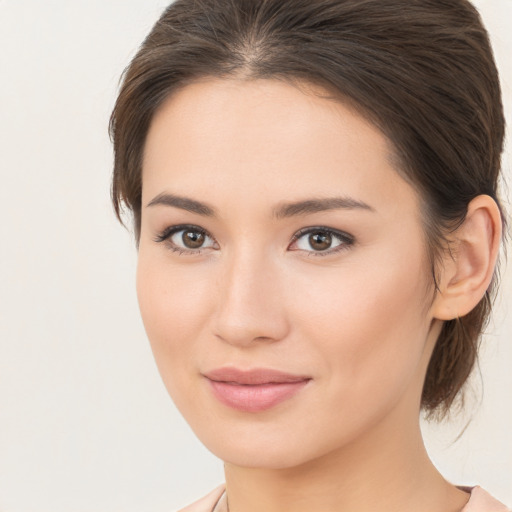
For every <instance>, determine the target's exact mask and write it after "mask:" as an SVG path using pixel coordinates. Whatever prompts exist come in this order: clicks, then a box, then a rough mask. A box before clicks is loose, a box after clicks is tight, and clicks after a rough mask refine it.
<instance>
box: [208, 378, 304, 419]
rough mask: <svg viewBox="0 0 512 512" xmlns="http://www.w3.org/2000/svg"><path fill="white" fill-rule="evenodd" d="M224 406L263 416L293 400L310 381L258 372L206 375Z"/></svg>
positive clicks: (215, 394)
mask: <svg viewBox="0 0 512 512" xmlns="http://www.w3.org/2000/svg"><path fill="white" fill-rule="evenodd" d="M204 376H205V377H206V378H207V380H208V382H209V385H210V389H211V390H212V392H213V395H214V396H215V397H216V398H217V399H218V400H219V402H221V403H222V404H224V405H226V406H228V407H231V408H233V409H236V410H238V411H243V412H260V411H265V410H267V409H270V408H272V407H275V406H276V405H278V404H280V403H281V402H284V401H285V400H288V399H289V398H292V397H293V396H294V395H296V394H297V393H298V392H299V391H300V390H301V389H302V388H303V387H304V386H305V385H306V384H307V383H308V382H309V381H310V380H311V377H306V376H298V375H291V374H287V373H283V372H279V371H275V370H270V369H264V368H258V369H254V370H249V371H244V370H238V369H236V368H220V369H218V370H214V371H212V372H209V373H207V374H205V375H204Z"/></svg>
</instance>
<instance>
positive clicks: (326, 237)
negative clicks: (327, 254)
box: [309, 231, 332, 251]
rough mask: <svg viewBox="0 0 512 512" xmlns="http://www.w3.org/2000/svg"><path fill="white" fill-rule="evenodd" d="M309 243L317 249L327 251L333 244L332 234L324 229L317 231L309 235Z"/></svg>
mask: <svg viewBox="0 0 512 512" xmlns="http://www.w3.org/2000/svg"><path fill="white" fill-rule="evenodd" d="M309 244H310V245H311V247H312V248H313V249H316V250H317V251H325V250H326V249H329V248H330V247H331V244H332V236H331V235H330V234H329V233H326V232H324V231H315V232H314V233H311V234H310V235H309Z"/></svg>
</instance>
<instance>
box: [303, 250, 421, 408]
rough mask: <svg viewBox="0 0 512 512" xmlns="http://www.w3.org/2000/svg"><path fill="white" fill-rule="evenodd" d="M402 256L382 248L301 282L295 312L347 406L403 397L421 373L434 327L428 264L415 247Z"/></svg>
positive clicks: (306, 336) (332, 384)
mask: <svg viewBox="0 0 512 512" xmlns="http://www.w3.org/2000/svg"><path fill="white" fill-rule="evenodd" d="M406 249H407V248H404V250H406ZM407 252H408V253H407ZM401 256H402V257H398V254H397V252H396V251H395V250H390V251H388V253H386V250H385V248H384V249H383V248H381V250H379V251H378V254H377V253H374V254H372V253H371V252H368V253H366V254H365V256H364V257H361V258H359V257H355V258H354V259H353V260H351V261H350V262H348V260H347V265H346V266H343V267H342V266H340V267H339V268H336V269H335V270H333V271H330V272H328V273H327V272H326V273H325V274H324V275H323V276H322V275H319V274H318V273H317V275H316V276H315V278H314V279H313V278H312V276H308V275H307V274H304V275H303V276H302V277H301V280H300V282H299V286H300V287H301V289H302V290H303V291H304V290H307V293H302V294H296V295H295V297H302V298H301V300H300V301H299V300H298V299H295V307H296V308H297V309H296V314H295V315H294V316H295V317H296V318H298V319H302V321H301V325H302V330H303V333H302V334H303V335H304V337H305V338H306V339H309V340H315V341H314V344H315V346H314V347H313V349H314V350H316V352H317V354H318V357H319V359H320V360H321V361H322V365H323V366H324V368H323V371H322V374H324V375H325V376H326V378H327V379H328V380H329V388H330V389H331V390H332V392H333V393H337V394H338V398H339V399H340V400H341V401H343V403H345V404H346V405H347V407H349V406H350V404H352V406H354V407H357V406H358V404H361V403H363V402H365V403H367V402H368V400H372V399H373V398H372V397H375V399H376V400H377V399H379V400H392V399H393V398H396V397H398V396H399V395H400V391H403V390H404V388H405V387H406V386H408V385H409V383H410V381H411V379H412V378H413V376H414V374H415V372H417V371H418V368H419V363H420V361H421V359H422V354H423V349H424V344H425V340H426V336H427V332H428V325H429V323H428V319H427V318H426V315H425V301H426V286H425V285H426V281H425V279H426V275H427V274H426V272H427V270H426V269H427V267H426V265H425V264H424V262H423V259H422V257H421V256H422V255H421V252H419V251H418V250H414V249H411V248H409V250H408V251H406V252H403V253H402V254H401ZM356 260H357V261H356ZM311 282H314V283H315V287H314V288H312V287H311ZM332 398H333V397H332V396H331V399H332Z"/></svg>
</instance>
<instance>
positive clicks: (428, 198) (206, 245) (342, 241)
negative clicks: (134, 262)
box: [111, 0, 506, 512]
mask: <svg viewBox="0 0 512 512" xmlns="http://www.w3.org/2000/svg"><path fill="white" fill-rule="evenodd" d="M111 133H112V137H113V142H114V150H115V169H114V176H113V199H114V205H115V208H116V212H117V214H118V216H120V214H121V209H122V205H123V204H124V205H126V206H127V207H128V209H129V210H130V211H131V212H132V213H133V221H134V228H135V235H136V241H137V245H138V248H139V259H138V273H137V292H138V297H139V304H140V309H141V313H142V318H143V321H144V324H145V328H146V331H147V333H148V337H149V339H150V342H151V345H152V349H153V352H154V355H155V359H156V362H157V365H158V367H159V371H160V373H161V376H162V378H163V381H164V383H165V385H166V387H167V389H168V391H169V393H170V395H171V396H172V398H173V400H174V402H175V403H176V405H177V407H178V408H179V410H180V411H181V413H182V414H183V415H184V417H185V419H186V420H187V421H188V422H189V424H190V426H191V427H192V429H193V430H194V431H195V433H196V434H197V436H198V437H199V439H200V440H201V441H202V442H203V443H204V444H205V445H206V446H207V447H208V448H209V449H210V450H211V451H212V452H213V453H214V454H215V455H217V456H218V457H219V458H221V459H222V460H223V461H224V463H225V477H226V485H225V486H224V485H223V486H221V487H219V488H218V489H216V490H214V491H213V492H212V493H211V494H210V495H208V496H207V497H205V498H204V499H202V500H200V501H198V502H197V503H195V504H193V505H191V506H190V507H188V508H186V509H185V510H188V511H198V512H199V511H200V512H203V511H205V512H206V511H208V512H209V511H211V510H215V511H216V512H219V511H228V510H229V511H230V512H252V511H262V510H264V511H266V512H273V511H285V510H293V511H294V512H300V511H303V510H304V511H306V510H307V511H315V510H318V511H322V512H330V511H333V512H334V511H357V512H364V511H367V510H368V511H369V510H380V511H387V510H389V511H395V512H397V511H398V512H400V511H410V510H414V511H416V512H423V511H425V512H427V511H433V510H436V511H439V512H444V511H446V512H452V511H460V510H464V511H465V512H471V511H476V510H482V511H487V510H489V511H490V510H506V509H505V507H504V505H501V504H500V503H498V502H497V501H496V500H494V499H493V498H492V497H491V496H490V495H489V494H488V493H487V492H486V491H484V490H483V489H481V488H480V487H475V488H473V489H469V488H462V487H457V486H456V485H454V484H453V483H450V482H448V481H446V480H445V479H444V478H443V477H442V475H441V474H440V473H439V472H438V471H437V469H436V468H435V466H434V465H433V464H432V462H431V461H430V459H429V457H428V455H427V453H426V451H425V448H424V444H423V441H422V437H421V432H420V427H419V414H420V409H423V410H425V411H427V412H428V413H429V414H430V415H431V416H432V417H441V416H443V415H445V414H446V413H447V412H448V411H449V410H450V408H452V407H454V406H455V405H456V404H457V403H458V401H459V400H460V396H461V390H462V387H463V384H464V383H465V381H466V380H467V378H468V376H469V374H470V371H471V369H472V367H473V366H474V363H475V358H476V355H477V346H478V338H479V335H480V333H481V332H482V329H483V327H484V325H485V322H486V320H487V318H488V315H489V312H490V308H491V298H492V292H493V289H494V286H495V281H496V280H495V268H496V264H497V259H498V253H499V247H500V242H501V239H502V231H503V228H504V225H505V222H504V215H503V212H502V208H501V206H500V202H499V198H498V191H497V183H498V179H499V173H500V157H501V152H502V147H503V136H504V120H503V112H502V105H501V97H500V86H499V80H498V75H497V71H496V67H495V64H494V60H493V56H492V51H491V48H490V46H489V41H488V37H487V33H486V31H485V29H484V28H483V26H482V24H481V20H480V18H479V16H478V14H477V12H476V10H475V9H474V8H473V7H472V6H471V5H470V4H469V3H468V2H467V1H466V0H453V1H451V2H445V1H443V0H430V1H424V0H422V1H416V0H414V1H411V0H357V1H356V0H316V1H311V0H194V1H192V0H177V1H176V2H175V3H173V4H172V5H171V6H170V7H169V8H168V9H167V10H166V11H165V12H164V14H163V15H162V17H161V19H160V20H159V21H158V22H157V24H156V25H155V26H154V28H153V29H152V31H151V33H150V34H149V35H148V37H147V38H146V40H145V42H144V44H143V45H142V47H141V49H140V50H139V52H138V54H137V55H136V56H135V58H134V59H133V61H132V62H131V64H130V66H129V67H128V69H127V71H126V73H125V76H124V80H123V84H122V87H121V91H120V94H119V97H118V100H117V103H116V106H115V109H114V112H113V114H112V119H111Z"/></svg>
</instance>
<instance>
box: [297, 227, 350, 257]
mask: <svg viewBox="0 0 512 512" xmlns="http://www.w3.org/2000/svg"><path fill="white" fill-rule="evenodd" d="M293 238H294V242H293V243H292V246H290V248H291V250H299V251H306V252H310V253H312V254H314V255H315V256H323V255H328V254H333V253H335V252H338V251H341V250H344V249H348V248H349V247H350V246H351V245H353V244H354V237H353V236H352V235H349V234H348V233H344V232H343V231H338V230H333V229H331V228H324V227H313V228H305V229H301V230H300V231H299V232H298V233H296V234H295V235H294V237H293Z"/></svg>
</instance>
